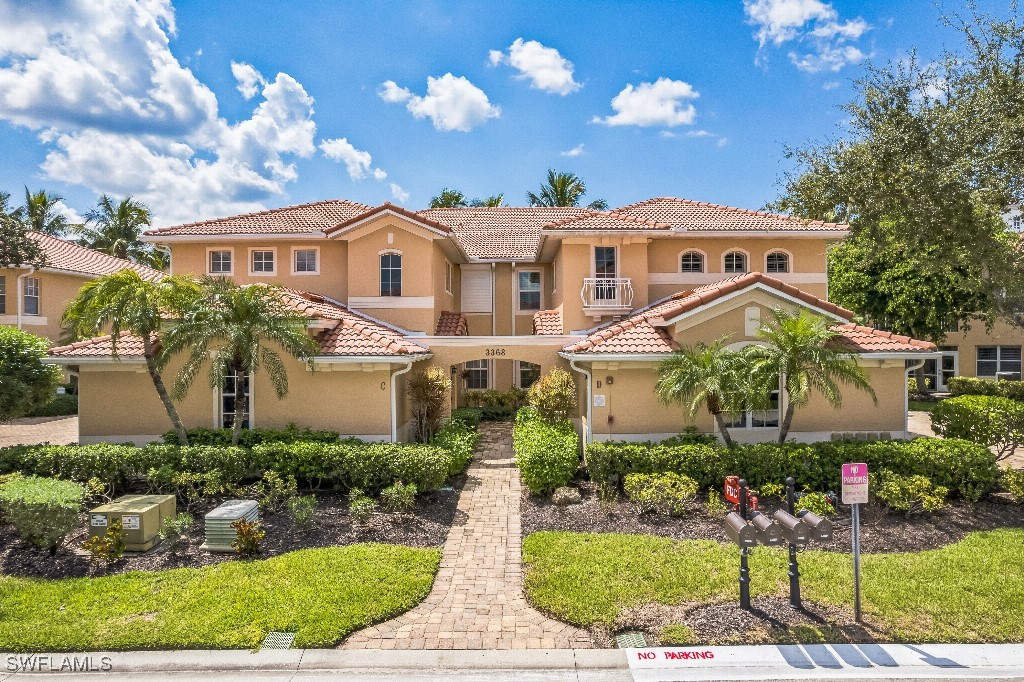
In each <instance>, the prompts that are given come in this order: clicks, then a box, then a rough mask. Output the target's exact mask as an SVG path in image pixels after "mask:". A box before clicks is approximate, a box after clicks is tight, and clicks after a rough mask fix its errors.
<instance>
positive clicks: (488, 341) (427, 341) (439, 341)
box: [416, 334, 583, 348]
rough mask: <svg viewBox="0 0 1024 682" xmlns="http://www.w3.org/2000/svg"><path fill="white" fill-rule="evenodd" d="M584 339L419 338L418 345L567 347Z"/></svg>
mask: <svg viewBox="0 0 1024 682" xmlns="http://www.w3.org/2000/svg"><path fill="white" fill-rule="evenodd" d="M582 338H583V337H582V336H575V335H559V336H555V335H553V334H552V335H546V334H531V335H524V336H417V337H416V343H418V344H420V345H426V346H439V347H440V346H444V347H449V348H461V347H468V346H554V345H558V346H566V345H568V344H570V343H573V342H574V341H579V340H581V339H582Z"/></svg>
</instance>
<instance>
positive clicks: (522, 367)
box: [519, 362, 540, 388]
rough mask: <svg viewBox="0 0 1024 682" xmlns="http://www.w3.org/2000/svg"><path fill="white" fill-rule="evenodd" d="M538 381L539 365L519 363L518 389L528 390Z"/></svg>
mask: <svg viewBox="0 0 1024 682" xmlns="http://www.w3.org/2000/svg"><path fill="white" fill-rule="evenodd" d="M538 379H540V365H535V364H533V363H532V362H520V363H519V388H529V387H530V386H532V385H533V382H535V381H537V380H538Z"/></svg>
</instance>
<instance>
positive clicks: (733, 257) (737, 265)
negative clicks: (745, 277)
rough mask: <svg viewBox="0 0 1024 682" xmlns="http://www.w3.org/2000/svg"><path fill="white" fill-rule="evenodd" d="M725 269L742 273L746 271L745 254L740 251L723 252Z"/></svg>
mask: <svg viewBox="0 0 1024 682" xmlns="http://www.w3.org/2000/svg"><path fill="white" fill-rule="evenodd" d="M724 265H725V271H726V272H732V273H744V272H746V271H747V254H745V253H743V252H742V251H730V252H729V253H727V254H725V263H724Z"/></svg>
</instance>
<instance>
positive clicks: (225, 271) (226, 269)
mask: <svg viewBox="0 0 1024 682" xmlns="http://www.w3.org/2000/svg"><path fill="white" fill-rule="evenodd" d="M210 274H211V275H230V274H231V252H230V251H211V252H210Z"/></svg>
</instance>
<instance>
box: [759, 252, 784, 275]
mask: <svg viewBox="0 0 1024 682" xmlns="http://www.w3.org/2000/svg"><path fill="white" fill-rule="evenodd" d="M764 269H765V272H789V254H788V253H785V252H783V251H772V252H771V253H769V254H768V255H767V256H765V258H764Z"/></svg>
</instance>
